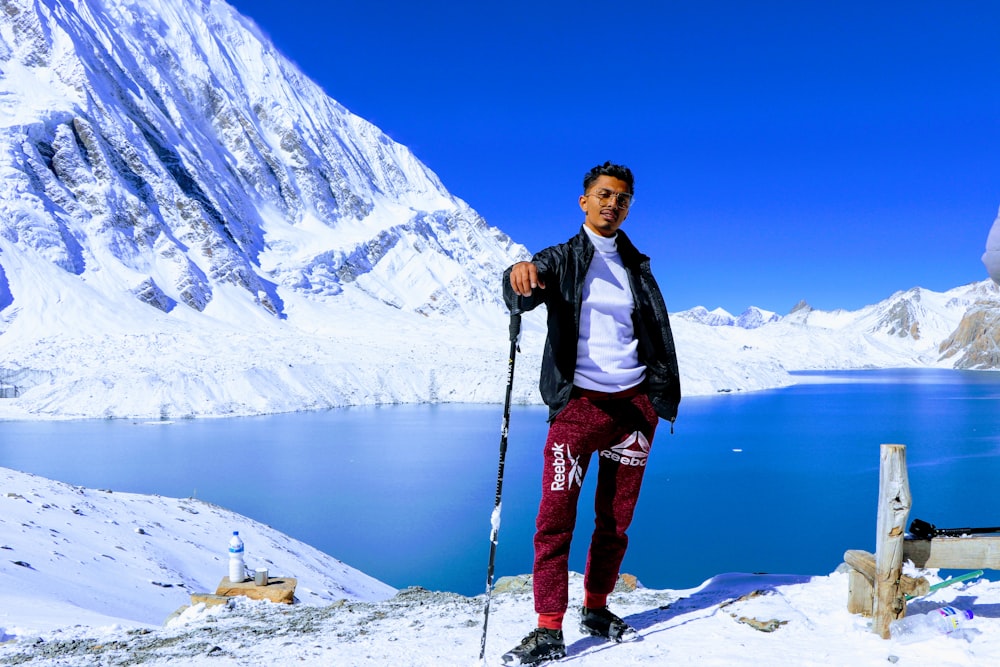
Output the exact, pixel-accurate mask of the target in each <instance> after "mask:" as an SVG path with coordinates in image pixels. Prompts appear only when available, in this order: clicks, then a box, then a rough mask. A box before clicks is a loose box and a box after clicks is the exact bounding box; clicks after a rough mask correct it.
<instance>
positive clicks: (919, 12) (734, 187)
mask: <svg viewBox="0 0 1000 667" xmlns="http://www.w3.org/2000/svg"><path fill="white" fill-rule="evenodd" d="M231 4H232V5H233V6H234V7H236V8H237V9H238V10H239V11H240V12H242V13H243V14H245V15H247V16H249V17H251V18H252V19H253V20H254V21H255V22H256V23H257V24H258V25H259V26H260V27H261V29H262V30H263V31H264V32H265V33H266V34H267V35H268V36H270V37H271V39H272V40H273V41H274V43H275V44H276V46H277V47H278V49H279V50H281V51H282V52H283V53H284V54H285V55H287V56H288V57H290V58H291V59H292V60H293V61H294V62H296V63H297V64H298V66H299V67H300V68H301V69H302V70H303V71H304V72H305V74H307V75H308V76H309V77H311V78H312V79H313V80H315V81H316V82H318V83H319V84H320V85H321V86H322V87H323V88H324V90H325V91H326V92H327V93H328V94H329V95H330V96H331V97H333V98H334V99H336V100H337V101H338V102H340V103H341V104H343V105H344V106H346V107H347V108H348V109H349V110H351V111H352V112H354V113H356V114H358V115H359V116H361V117H363V118H365V119H367V120H369V121H371V122H373V123H374V124H375V125H377V126H378V127H379V128H381V129H382V130H383V131H384V132H385V133H386V134H388V135H389V136H390V137H392V138H393V139H395V140H396V141H398V142H400V143H402V144H404V145H406V146H408V147H409V148H410V149H411V150H413V152H414V153H415V154H416V156H417V157H418V158H419V159H420V160H422V161H423V162H424V163H425V164H426V165H428V166H429V167H430V168H431V169H432V170H433V171H434V172H436V173H437V174H438V176H440V178H441V180H442V181H443V182H444V184H445V186H446V187H447V188H448V189H449V190H450V191H451V192H452V193H453V194H455V195H456V196H458V197H461V198H462V199H464V200H466V201H467V202H469V204H470V205H471V206H473V207H474V208H475V209H476V210H478V211H479V212H480V213H481V214H482V215H483V216H484V217H485V218H486V219H487V220H488V221H489V223H490V224H492V225H494V226H496V227H499V228H500V229H502V230H504V231H505V232H507V233H508V234H510V235H511V236H512V237H513V238H514V239H515V240H516V241H518V242H520V243H523V244H524V245H526V246H527V247H528V249H529V250H532V251H535V250H539V249H541V248H543V247H545V246H547V245H550V244H552V243H557V242H560V241H563V240H565V239H566V238H568V237H569V236H570V235H572V234H573V233H575V231H576V230H577V227H578V225H579V224H580V223H581V222H582V214H581V213H580V211H579V208H578V206H577V196H578V195H579V193H580V189H581V181H582V177H583V174H584V173H585V172H586V171H587V170H588V169H589V168H590V167H591V166H593V165H594V164H597V163H600V162H603V161H605V160H607V159H611V160H614V161H616V162H621V163H624V164H627V165H629V166H630V167H631V168H632V169H633V171H634V172H635V175H636V201H635V204H634V206H633V210H632V213H631V214H630V217H629V219H628V220H627V221H626V222H625V224H624V226H623V229H624V230H626V231H627V232H628V233H629V235H630V236H631V237H632V238H633V240H634V241H635V242H636V244H637V245H638V246H639V247H640V249H642V250H644V251H645V252H647V253H648V254H649V255H651V256H652V258H653V267H654V271H655V272H656V275H657V277H658V279H659V281H660V283H661V287H662V288H663V291H664V293H665V295H666V298H667V305H668V306H669V307H670V309H671V310H683V309H686V308H691V307H693V306H696V305H704V306H706V307H708V308H709V309H711V308H715V307H717V306H721V307H723V308H725V309H726V310H728V311H730V312H732V313H735V314H738V313H739V312H742V310H743V309H745V308H746V307H747V306H750V305H756V306H759V307H761V308H765V309H767V310H773V311H777V312H779V313H787V312H788V311H789V310H790V309H791V308H792V307H793V306H794V305H795V304H796V303H797V302H798V301H799V300H800V299H805V300H806V301H808V302H809V303H810V304H811V305H812V306H813V307H815V308H820V309H824V310H832V309H835V308H848V309H856V308H859V307H861V306H864V305H867V304H870V303H875V302H877V301H880V300H882V299H884V298H886V297H888V296H889V295H890V294H892V293H893V292H895V291H897V290H901V289H908V288H910V287H914V286H921V287H926V288H929V289H932V290H936V291H944V290H947V289H950V288H952V287H957V286H959V285H962V284H965V283H968V282H972V281H977V280H983V279H985V278H987V274H986V271H985V269H984V267H983V265H982V263H981V262H980V256H981V255H982V253H983V250H984V248H985V244H986V236H987V233H988V232H989V228H990V226H991V224H992V222H993V219H994V218H995V217H996V214H997V209H998V207H1000V38H998V34H1000V33H998V26H1000V2H996V1H995V0H953V1H940V2H930V1H921V0H910V1H908V2H891V1H890V2H871V1H870V0H869V1H866V2H855V1H849V0H845V1H842V2H841V1H838V2H803V1H801V0H788V1H768V0H759V1H753V2H750V1H744V2H735V1H734V2H720V1H716V0H684V1H680V0H661V1H659V2H655V1H646V0H639V1H637V2H631V3H608V2H601V3H596V2H591V1H589V0H583V1H580V0H577V1H574V2H564V1H562V0H556V1H552V2H544V1H543V2H523V1H521V0H513V1H510V2H502V3H479V2H467V3H457V2H439V1H436V0H429V1H426V2H412V0H408V1H382V0H365V1H359V0H339V1H331V2H315V1H313V0H282V1H280V2H276V1H275V0H231Z"/></svg>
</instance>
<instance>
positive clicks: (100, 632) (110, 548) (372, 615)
mask: <svg viewBox="0 0 1000 667" xmlns="http://www.w3.org/2000/svg"><path fill="white" fill-rule="evenodd" d="M140 529H141V531H140ZM234 529H235V530H239V531H240V534H241V535H242V536H244V537H245V541H246V549H247V561H248V564H249V565H250V566H251V567H254V566H259V565H264V566H266V567H267V568H268V569H269V571H270V573H271V574H272V575H277V576H294V577H297V578H298V588H297V591H296V597H297V599H298V602H297V603H296V604H294V605H281V604H275V603H270V602H263V601H250V600H248V599H244V598H239V599H236V601H235V602H233V603H232V604H230V605H224V606H217V607H211V608H205V607H204V606H203V605H201V604H198V605H195V606H190V607H188V608H187V609H182V608H183V607H184V606H185V605H188V604H189V602H190V599H189V594H190V593H192V592H206V591H207V592H213V591H214V590H215V587H216V586H217V585H218V584H219V582H220V581H221V579H222V578H223V577H224V576H226V572H227V568H226V546H227V540H228V537H229V535H230V533H231V530H234ZM484 541H485V538H484ZM866 546H867V545H857V544H845V545H844V547H845V549H847V548H866ZM869 548H870V547H869ZM400 557H401V558H405V553H403V552H401V553H400ZM907 572H908V573H910V574H917V571H916V570H914V569H913V568H908V569H907ZM513 574H517V573H505V572H500V573H498V576H503V575H513ZM922 574H925V575H927V576H928V577H929V579H930V580H931V583H935V582H937V581H940V577H939V576H938V575H937V573H936V572H933V571H930V572H922ZM640 580H641V575H640ZM394 593H396V591H394V590H393V589H392V588H390V587H388V586H385V585H384V584H380V583H379V582H377V581H374V580H373V579H371V578H370V577H367V576H365V575H364V574H362V573H360V572H358V571H357V570H354V569H352V568H350V567H347V566H345V565H344V564H342V563H340V562H339V561H337V560H336V559H334V558H331V557H329V556H325V555H323V554H320V553H318V552H316V551H315V550H313V549H311V548H309V547H307V546H306V545H304V544H301V543H299V542H297V541H295V540H292V539H290V538H288V537H286V536H284V535H281V534H279V533H277V532H275V531H273V530H271V529H270V528H268V527H267V526H263V525H261V524H258V523H256V522H254V521H251V520H249V519H247V518H245V517H241V516H239V515H236V514H233V513H231V512H228V511H226V510H224V509H222V508H220V507H215V506H212V505H209V504H206V503H202V502H199V501H196V500H192V499H176V498H162V497H157V496H142V495H135V494H125V493H116V492H110V491H100V490H93V489H84V488H77V487H71V486H68V485H65V484H62V483H59V482H52V481H49V480H46V479H43V478H40V477H35V476H32V475H27V474H23V473H19V472H15V471H12V470H7V469H3V468H0V665H62V666H65V667H70V666H79V667H84V666H86V667H92V666H93V665H106V666H110V665H116V666H117V665H168V664H169V665H185V666H187V665H191V666H197V665H212V666H218V665H240V666H241V667H257V666H259V667H272V666H274V665H323V666H328V665H336V666H338V667H340V666H344V667H351V666H355V665H356V666H370V667H383V666H385V665H392V666H394V667H395V666H403V665H405V666H409V667H441V666H443V665H467V666H471V665H474V664H480V663H479V653H480V643H481V639H482V628H483V618H484V609H485V602H486V600H485V595H479V596H476V597H464V596H460V595H456V594H452V593H446V592H431V591H426V590H423V589H417V588H414V589H405V590H403V591H399V592H398V595H395V597H393V595H394ZM570 597H571V604H572V605H579V604H580V602H581V597H582V584H581V578H580V577H579V576H578V575H574V576H573V578H572V580H571V588H570ZM946 603H947V604H955V605H957V606H959V607H962V608H966V609H971V610H972V611H973V613H974V614H975V619H974V622H973V626H972V627H971V628H970V630H969V631H967V632H966V634H965V635H963V636H962V637H948V636H939V637H934V638H931V639H928V640H927V641H924V642H921V643H917V644H909V645H900V644H899V643H898V642H897V641H895V640H883V639H881V638H879V637H878V636H877V635H875V634H873V633H872V632H871V631H870V630H869V628H868V620H867V619H865V618H864V617H861V616H854V615H851V614H849V613H848V612H847V575H846V574H843V573H839V572H836V573H831V574H827V575H820V576H809V575H805V574H786V575H781V574H773V575H753V574H740V573H730V574H720V575H719V576H716V577H713V578H712V579H709V580H708V581H706V582H705V583H704V584H702V585H701V586H699V587H697V588H693V589H688V590H650V589H645V588H642V587H640V588H638V589H637V590H635V591H632V592H617V593H615V594H613V595H612V598H611V605H612V607H613V608H614V609H615V610H616V611H617V612H618V613H619V614H621V615H622V616H623V617H625V618H626V619H627V620H628V621H629V622H631V623H632V624H633V625H634V626H635V627H636V628H637V629H638V630H639V640H638V641H634V642H630V643H626V644H620V645H609V644H607V643H605V642H601V641H598V640H596V639H594V638H589V637H584V636H582V635H581V634H580V633H579V631H577V629H576V627H575V625H574V624H573V622H572V614H571V615H570V617H569V619H568V622H567V624H566V627H565V631H566V642H567V648H568V652H569V655H568V656H567V658H566V659H565V660H563V661H561V662H560V663H559V664H563V663H565V664H568V665H580V666H581V667H586V666H594V667H598V666H601V667H603V666H604V665H607V664H609V661H610V663H612V664H615V665H666V664H676V665H699V666H703V667H734V666H739V665H746V666H748V667H750V666H752V667H757V666H759V665H781V666H784V665H795V666H808V665H817V666H818V665H829V666H835V667H846V666H848V665H850V666H851V667H865V666H871V667H881V666H883V665H886V664H892V663H893V662H895V663H896V664H899V665H904V666H908V667H918V666H928V667H929V666H932V665H933V666H935V667H945V666H952V665H955V666H958V665H980V666H986V665H996V664H1000V583H996V582H988V581H982V580H980V581H973V582H971V583H965V584H957V585H954V586H950V587H946V588H942V589H941V590H939V591H937V592H935V593H934V594H933V595H932V596H930V597H929V598H923V599H918V600H914V601H911V602H910V604H909V607H908V609H909V613H920V612H922V611H928V610H930V609H933V608H936V607H939V606H942V605H944V604H946ZM176 611H181V613H179V614H176V615H173V612H176ZM168 619H169V620H168ZM533 623H534V612H533V609H532V602H531V593H530V591H525V590H520V591H517V590H515V591H513V592H498V593H495V594H494V595H493V597H492V603H491V606H490V616H489V625H488V633H487V644H486V656H485V657H486V660H485V664H488V665H498V664H500V655H501V654H502V653H503V652H504V651H506V650H508V649H510V648H511V647H513V646H514V645H515V644H516V643H517V642H518V641H519V640H520V638H521V637H522V636H523V635H524V634H525V633H527V632H528V631H529V630H530V629H531V628H532V627H533ZM755 626H756V627H755ZM757 628H762V629H757ZM767 629H769V630H773V631H772V632H765V631H763V630H767Z"/></svg>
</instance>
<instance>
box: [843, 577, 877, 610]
mask: <svg viewBox="0 0 1000 667" xmlns="http://www.w3.org/2000/svg"><path fill="white" fill-rule="evenodd" d="M874 595H875V591H874V589H873V588H872V581H871V579H869V578H868V577H866V576H865V575H864V574H862V573H861V572H859V571H858V570H855V569H854V568H851V571H850V573H849V574H848V578H847V611H848V612H849V613H851V614H861V615H862V616H871V615H872V599H873V598H874Z"/></svg>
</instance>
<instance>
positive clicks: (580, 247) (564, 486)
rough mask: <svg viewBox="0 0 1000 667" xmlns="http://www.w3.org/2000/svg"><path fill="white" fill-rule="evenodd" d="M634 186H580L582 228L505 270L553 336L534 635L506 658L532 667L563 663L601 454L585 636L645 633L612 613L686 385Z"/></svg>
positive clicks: (596, 181)
mask: <svg viewBox="0 0 1000 667" xmlns="http://www.w3.org/2000/svg"><path fill="white" fill-rule="evenodd" d="M633 194H634V179H633V176H632V172H631V170H629V169H628V167H625V166H622V165H617V164H612V163H611V162H606V163H604V164H603V165H600V166H597V167H594V168H593V169H591V170H590V171H589V172H588V173H587V175H586V176H585V177H584V180H583V194H582V195H580V209H581V210H582V211H583V214H584V220H583V227H582V229H581V230H580V232H579V233H578V234H577V235H576V236H574V237H573V238H571V239H570V240H568V241H567V242H565V243H562V244H559V245H555V246H551V247H549V248H546V249H545V250H542V251H541V252H539V253H537V254H535V255H534V256H533V257H532V258H531V261H530V262H519V263H517V264H515V265H513V266H512V267H510V268H509V269H507V271H506V272H505V273H504V281H503V286H504V299H505V301H506V303H507V306H508V307H509V308H510V309H511V312H523V311H527V310H531V309H533V308H535V307H536V306H538V305H539V304H542V303H544V304H545V305H546V308H547V311H548V313H547V317H548V335H547V337H546V340H545V347H544V350H543V355H542V369H541V377H540V379H539V389H540V391H541V395H542V399H543V400H544V401H545V403H546V405H548V407H549V423H550V426H549V432H548V436H547V438H546V442H545V452H544V468H543V474H542V500H541V503H540V504H539V508H538V516H537V518H536V520H535V526H536V533H535V563H534V570H533V581H534V596H535V611H536V612H537V614H538V625H537V628H536V629H535V630H534V631H532V632H531V633H530V634H529V635H528V636H526V637H525V638H524V639H523V640H522V642H521V643H520V644H519V645H518V646H516V647H515V648H513V649H512V650H510V651H509V652H507V653H506V654H504V656H503V660H504V662H505V663H506V664H515V665H516V664H520V665H534V664H538V663H540V662H544V661H546V660H553V659H558V658H561V657H563V656H565V655H566V648H565V643H564V641H563V634H562V624H563V617H564V615H565V613H566V610H567V607H568V604H569V600H568V579H569V572H568V567H569V566H568V563H569V550H570V542H571V541H572V539H573V527H574V523H575V522H576V509H577V500H578V498H579V494H580V485H581V484H582V482H583V477H584V474H585V473H586V471H587V468H588V466H589V464H590V459H591V455H592V454H593V453H594V452H598V453H599V454H598V472H597V489H596V498H595V511H596V519H595V527H594V533H593V535H592V537H591V542H590V550H589V552H588V555H587V566H586V572H585V575H584V599H583V608H582V610H581V613H580V630H581V631H582V632H584V633H586V634H590V635H595V636H599V637H605V638H608V639H611V640H613V641H616V642H617V641H622V640H624V639H629V638H632V637H634V636H635V634H636V631H635V629H634V628H632V627H630V626H629V625H628V624H627V623H625V621H623V620H622V619H621V618H619V617H618V616H616V615H615V614H613V613H612V612H611V611H609V610H608V607H607V600H608V595H609V594H610V593H611V592H612V590H613V589H614V586H615V583H616V582H617V580H618V574H619V568H620V567H621V563H622V559H623V558H624V556H625V548H626V546H627V544H628V537H627V535H626V534H625V531H626V530H627V529H628V526H629V524H630V523H631V521H632V514H633V510H634V509H635V503H636V500H637V499H638V496H639V487H640V485H641V483H642V475H643V472H644V470H645V466H646V459H647V456H648V455H649V450H650V445H651V444H652V441H653V433H654V431H655V430H656V425H657V423H658V418H660V417H662V418H663V419H666V420H668V421H670V422H671V429H672V428H673V422H674V419H675V418H676V416H677V404H678V403H679V402H680V381H679V377H678V370H677V357H676V354H675V352H674V342H673V335H672V334H671V331H670V322H669V319H668V316H667V308H666V306H665V305H664V302H663V297H662V295H661V294H660V289H659V287H658V286H657V284H656V280H655V279H654V278H653V274H652V272H651V271H650V268H649V258H648V257H647V256H645V255H643V254H642V253H640V252H639V251H638V250H636V248H635V246H633V245H632V243H631V242H630V241H629V239H628V237H626V236H625V234H624V233H623V232H621V231H619V227H620V226H621V224H622V223H623V222H624V221H625V218H626V217H627V216H628V213H629V210H630V208H631V204H632V195H633Z"/></svg>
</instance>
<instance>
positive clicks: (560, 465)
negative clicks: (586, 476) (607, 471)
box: [549, 442, 583, 491]
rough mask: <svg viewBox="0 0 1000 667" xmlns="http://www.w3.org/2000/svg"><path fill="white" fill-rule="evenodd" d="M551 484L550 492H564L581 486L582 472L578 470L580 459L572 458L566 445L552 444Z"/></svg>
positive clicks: (577, 457)
mask: <svg viewBox="0 0 1000 667" xmlns="http://www.w3.org/2000/svg"><path fill="white" fill-rule="evenodd" d="M552 472H553V473H554V476H553V478H552V484H550V485H549V489H550V490H552V491H565V490H566V489H567V488H573V484H574V483H576V485H577V486H580V485H581V484H583V471H582V470H580V457H579V456H573V455H572V454H570V452H569V448H568V447H566V445H560V444H559V443H557V442H554V443H552Z"/></svg>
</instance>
